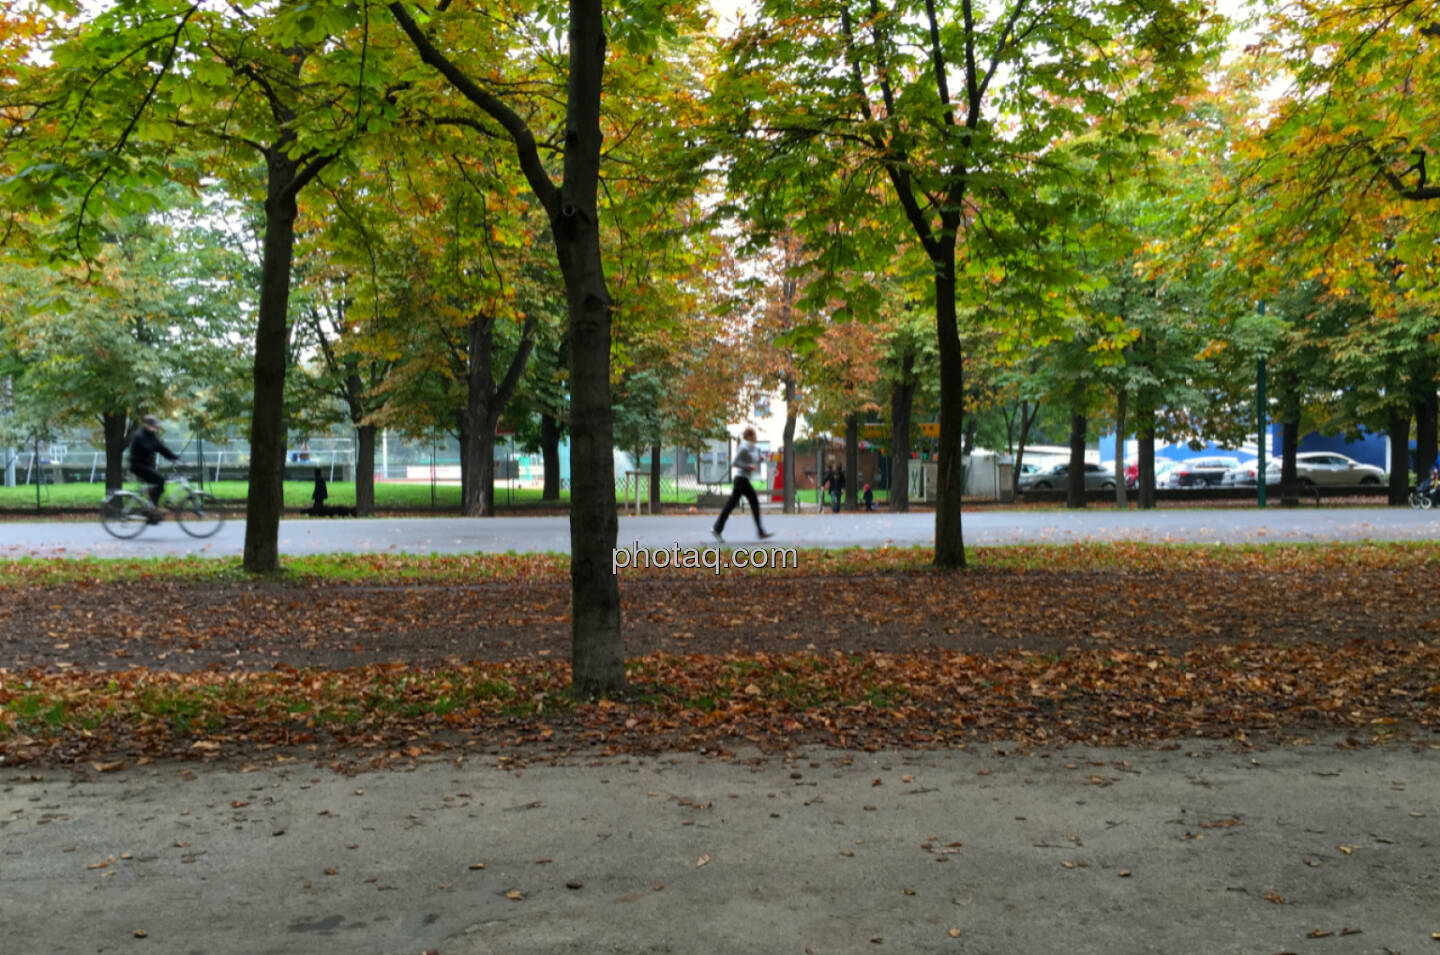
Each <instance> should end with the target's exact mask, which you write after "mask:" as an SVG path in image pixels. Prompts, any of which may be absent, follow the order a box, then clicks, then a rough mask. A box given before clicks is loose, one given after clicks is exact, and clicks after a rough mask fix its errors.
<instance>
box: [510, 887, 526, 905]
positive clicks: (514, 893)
mask: <svg viewBox="0 0 1440 955" xmlns="http://www.w3.org/2000/svg"><path fill="white" fill-rule="evenodd" d="M505 898H507V899H510V900H511V901H513V902H519V901H520V900H521V899H523V898H525V893H523V892H521V891H520V890H519V889H511V890H510V891H509V892H506V893H505Z"/></svg>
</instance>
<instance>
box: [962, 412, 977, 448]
mask: <svg viewBox="0 0 1440 955" xmlns="http://www.w3.org/2000/svg"><path fill="white" fill-rule="evenodd" d="M979 427H980V419H979V418H978V417H976V416H975V415H973V414H972V415H966V416H965V443H964V444H962V445H961V446H960V450H961V452H962V453H964V454H967V455H969V454H974V453H975V431H976V429H977V428H979Z"/></svg>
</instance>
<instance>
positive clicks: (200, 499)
mask: <svg viewBox="0 0 1440 955" xmlns="http://www.w3.org/2000/svg"><path fill="white" fill-rule="evenodd" d="M174 508H175V520H176V522H177V523H179V525H180V529H181V530H182V531H184V532H185V533H187V534H189V535H190V536H191V537H209V536H210V535H211V534H214V533H215V532H216V531H218V530H219V529H220V528H221V526H223V525H224V523H225V511H224V508H223V507H221V505H220V501H219V500H218V499H217V498H216V497H215V495H213V494H208V493H206V492H205V491H191V492H190V493H189V494H187V495H185V497H183V498H179V499H178V500H176V501H175V504H174Z"/></svg>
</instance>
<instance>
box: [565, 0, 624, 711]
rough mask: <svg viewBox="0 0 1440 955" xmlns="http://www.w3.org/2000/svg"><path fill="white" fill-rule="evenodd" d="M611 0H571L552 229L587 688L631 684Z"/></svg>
mask: <svg viewBox="0 0 1440 955" xmlns="http://www.w3.org/2000/svg"><path fill="white" fill-rule="evenodd" d="M603 6H604V5H603V4H602V3H601V0H570V67H571V68H570V78H569V88H568V92H567V96H568V109H567V121H566V129H565V145H566V149H565V172H564V184H563V185H562V186H561V190H560V193H561V194H560V198H559V206H560V207H559V209H558V210H556V212H558V215H556V214H552V217H551V220H550V227H551V231H552V233H553V235H554V237H555V247H556V256H557V258H558V259H559V262H560V272H561V274H562V275H563V276H564V278H565V302H566V311H567V314H568V316H569V325H570V342H571V347H572V349H573V354H572V366H573V371H572V374H571V407H572V409H573V410H572V416H571V420H572V422H573V426H572V428H571V442H572V443H571V446H570V485H571V492H570V501H571V503H570V594H571V604H572V607H571V614H570V621H571V623H570V641H571V664H572V680H573V683H574V686H575V689H576V690H577V691H579V692H580V693H582V694H587V695H599V694H604V693H617V692H619V691H621V690H623V689H624V688H625V658H624V656H623V654H622V652H621V642H620V586H619V581H618V580H617V579H616V577H615V571H614V569H613V568H612V565H611V561H612V557H613V555H614V552H615V538H616V535H617V533H618V532H619V520H618V518H617V515H616V513H615V459H614V453H613V452H614V447H615V435H614V424H613V421H612V417H611V410H610V409H611V405H610V311H611V308H612V307H613V304H614V303H613V302H612V301H611V299H610V292H609V290H608V289H607V288H606V286H605V271H604V265H603V262H602V260H601V254H600V220H599V214H598V205H597V202H596V198H597V191H598V185H599V179H600V142H601V135H600V89H601V77H602V74H603V72H604V67H605V24H604V17H603Z"/></svg>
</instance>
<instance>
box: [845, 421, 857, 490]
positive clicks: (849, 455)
mask: <svg viewBox="0 0 1440 955" xmlns="http://www.w3.org/2000/svg"><path fill="white" fill-rule="evenodd" d="M845 475H846V477H845V508H846V510H851V511H853V510H856V509H857V508H858V506H859V496H858V494H857V493H856V492H857V490H858V489H859V486H860V416H859V415H857V414H848V415H846V416H845Z"/></svg>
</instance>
